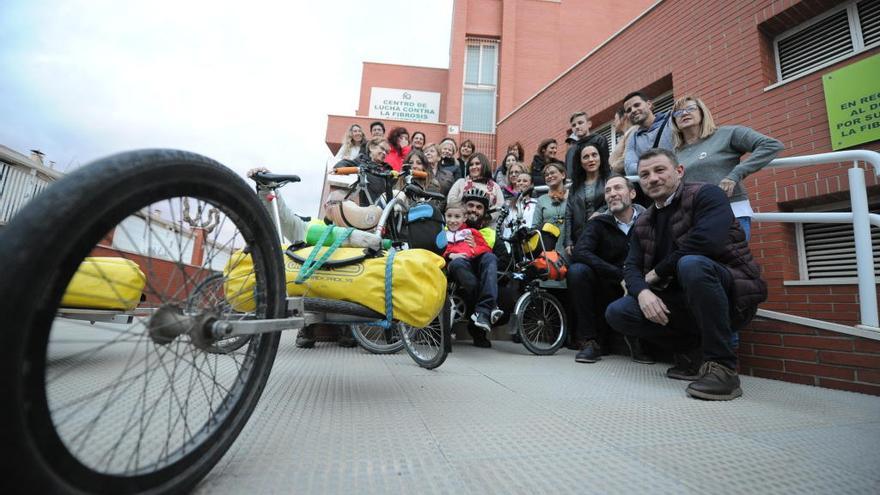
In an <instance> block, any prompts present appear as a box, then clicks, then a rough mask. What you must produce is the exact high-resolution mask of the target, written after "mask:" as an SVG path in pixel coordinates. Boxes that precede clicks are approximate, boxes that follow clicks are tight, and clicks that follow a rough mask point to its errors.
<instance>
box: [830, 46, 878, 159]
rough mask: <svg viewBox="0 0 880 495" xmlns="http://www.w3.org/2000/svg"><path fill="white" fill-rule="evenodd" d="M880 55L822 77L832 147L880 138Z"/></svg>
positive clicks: (847, 145)
mask: <svg viewBox="0 0 880 495" xmlns="http://www.w3.org/2000/svg"><path fill="white" fill-rule="evenodd" d="M878 74H880V55H874V56H873V57H869V58H866V59H864V60H860V61H858V62H856V63H854V64H850V65H848V66H846V67H844V68H842V69H838V70H836V71H834V72H829V73H828V74H825V75H824V76H822V86H823V87H824V89H825V107H826V108H827V109H828V128H829V129H830V130H831V147H832V148H833V149H835V150H839V149H843V148H849V147H851V146H855V145H857V144H862V143H867V142H870V141H876V140H878V139H880V78H878Z"/></svg>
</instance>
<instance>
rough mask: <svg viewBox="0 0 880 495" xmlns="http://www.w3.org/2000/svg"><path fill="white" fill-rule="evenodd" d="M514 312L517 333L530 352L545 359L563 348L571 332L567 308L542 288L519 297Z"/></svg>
mask: <svg viewBox="0 0 880 495" xmlns="http://www.w3.org/2000/svg"><path fill="white" fill-rule="evenodd" d="M514 312H515V314H516V331H517V333H519V336H520V338H521V339H522V343H523V345H524V346H525V347H526V349H528V350H529V351H530V352H532V353H533V354H537V355H539V356H546V355H550V354H553V353H555V352H556V351H558V350H559V348H560V347H562V344H563V343H564V342H565V333H566V331H567V330H568V329H567V327H566V323H565V308H563V307H562V304H561V303H560V302H559V300H558V299H556V297H554V296H553V295H552V294H548V293H547V292H545V291H543V290H540V289H532V290H529V291H527V292H526V293H525V294H523V295H522V296H520V298H519V300H518V301H517V302H516V308H515V310H514Z"/></svg>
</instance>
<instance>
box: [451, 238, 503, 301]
mask: <svg viewBox="0 0 880 495" xmlns="http://www.w3.org/2000/svg"><path fill="white" fill-rule="evenodd" d="M448 273H449V278H451V279H452V280H453V281H455V282H456V283H457V284H458V286H459V287H460V288H461V290H462V291H464V295H465V298H466V301H467V303H468V305H474V312H475V313H478V314H481V315H485V316H486V317H489V316H490V315H491V314H492V310H493V309H495V307H496V306H498V258H496V257H495V255H494V254H492V253H485V254H481V255H480V256H477V257H475V258H470V259H466V258H456V259H454V260H452V261H450V262H449V265H448Z"/></svg>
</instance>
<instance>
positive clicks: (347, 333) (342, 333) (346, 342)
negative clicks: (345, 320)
mask: <svg viewBox="0 0 880 495" xmlns="http://www.w3.org/2000/svg"><path fill="white" fill-rule="evenodd" d="M336 345H338V346H339V347H357V346H358V343H357V340H355V339H354V337H353V336H352V335H351V328H349V327H348V326H347V325H346V326H344V327H342V328H340V329H339V338H338V339H337V340H336Z"/></svg>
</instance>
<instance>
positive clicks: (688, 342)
mask: <svg viewBox="0 0 880 495" xmlns="http://www.w3.org/2000/svg"><path fill="white" fill-rule="evenodd" d="M676 273H677V277H676V279H677V281H678V286H679V287H680V289H668V290H663V291H656V292H655V294H657V296H659V297H660V299H662V300H663V302H664V304H666V307H667V308H668V309H669V311H670V314H669V322H668V323H667V324H666V325H660V324H658V323H654V322H652V321H650V320H648V319H647V318H645V316H644V315H643V314H642V310H641V308H640V307H639V302H638V300H637V299H636V298H635V297H633V296H629V295H627V296H624V297H621V298H620V299H618V300H616V301H614V302H613V303H611V304H610V305H609V306H608V309H607V310H606V311H605V319H606V320H607V321H608V324H609V325H611V327H612V328H614V329H615V330H617V331H618V332H620V333H622V334H624V335H629V336H633V337H639V338H643V339H645V340H648V341H650V342H653V343H655V344H657V345H658V346H661V347H665V348H667V349H671V350H672V351H673V352H686V351H689V350H691V349H695V348H697V347H701V348H702V352H703V360H704V361H715V362H717V363H720V364H723V365H724V366H727V367H729V368H732V369H736V362H737V359H736V352H735V351H734V347H733V333H734V331H733V328H732V326H731V321H730V307H731V301H730V294H731V291H732V289H733V277H732V276H731V275H730V272H729V271H728V270H727V268H725V267H724V266H722V265H720V264H718V263H716V262H715V261H713V260H710V259H709V258H707V257H705V256H700V255H687V256H683V257H682V258H681V259H680V260H679V261H678V265H677V272H676Z"/></svg>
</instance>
